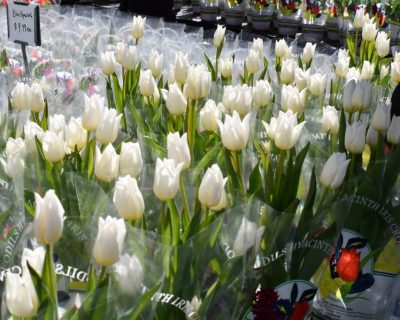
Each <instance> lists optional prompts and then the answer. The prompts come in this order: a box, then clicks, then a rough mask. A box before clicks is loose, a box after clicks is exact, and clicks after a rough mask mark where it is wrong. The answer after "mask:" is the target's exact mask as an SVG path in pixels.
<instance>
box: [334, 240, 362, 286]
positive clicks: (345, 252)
mask: <svg viewBox="0 0 400 320" xmlns="http://www.w3.org/2000/svg"><path fill="white" fill-rule="evenodd" d="M336 271H337V273H338V275H339V277H340V278H342V279H343V280H345V281H348V282H354V281H355V280H356V279H357V278H358V276H359V275H360V253H357V249H354V248H350V249H346V248H342V250H341V254H340V257H339V260H338V262H337V265H336Z"/></svg>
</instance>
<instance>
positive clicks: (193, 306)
mask: <svg viewBox="0 0 400 320" xmlns="http://www.w3.org/2000/svg"><path fill="white" fill-rule="evenodd" d="M200 307H201V300H199V299H198V298H197V297H193V299H192V301H187V302H186V309H185V314H186V319H187V320H196V319H198V318H199V317H198V312H199V310H200Z"/></svg>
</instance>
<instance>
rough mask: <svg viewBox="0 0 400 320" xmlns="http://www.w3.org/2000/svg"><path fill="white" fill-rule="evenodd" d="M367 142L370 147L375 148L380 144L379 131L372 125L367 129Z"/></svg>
mask: <svg viewBox="0 0 400 320" xmlns="http://www.w3.org/2000/svg"><path fill="white" fill-rule="evenodd" d="M366 143H367V144H368V145H369V146H370V148H375V147H376V146H377V145H378V131H376V130H375V129H374V128H372V126H371V125H370V126H369V127H368V130H367V137H366Z"/></svg>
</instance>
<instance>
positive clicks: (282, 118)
mask: <svg viewBox="0 0 400 320" xmlns="http://www.w3.org/2000/svg"><path fill="white" fill-rule="evenodd" d="M276 122H277V123H276V128H275V134H274V136H275V137H274V140H275V144H276V146H277V147H278V148H279V149H281V150H289V149H292V148H293V147H294V146H295V144H296V143H297V141H298V140H299V137H300V133H301V131H302V129H303V127H304V125H305V121H303V122H302V123H300V124H297V115H296V113H293V112H292V111H291V110H289V111H287V112H282V111H279V116H278V118H277V119H276Z"/></svg>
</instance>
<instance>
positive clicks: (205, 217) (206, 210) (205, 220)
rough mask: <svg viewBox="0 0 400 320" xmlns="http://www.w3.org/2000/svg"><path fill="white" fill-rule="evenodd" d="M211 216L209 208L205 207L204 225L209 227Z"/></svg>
mask: <svg viewBox="0 0 400 320" xmlns="http://www.w3.org/2000/svg"><path fill="white" fill-rule="evenodd" d="M209 214H210V209H209V208H208V207H204V223H205V225H206V226H207V225H208V216H209Z"/></svg>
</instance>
